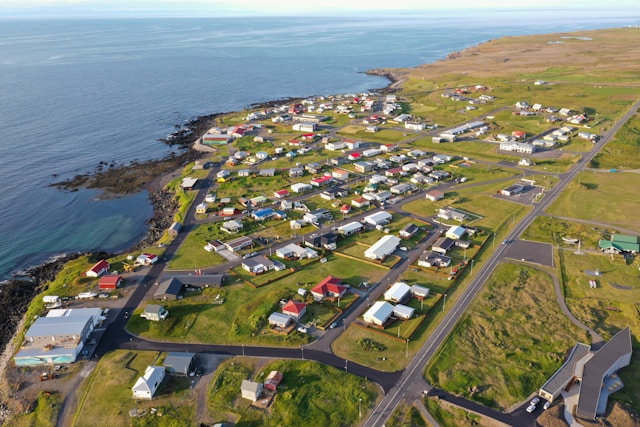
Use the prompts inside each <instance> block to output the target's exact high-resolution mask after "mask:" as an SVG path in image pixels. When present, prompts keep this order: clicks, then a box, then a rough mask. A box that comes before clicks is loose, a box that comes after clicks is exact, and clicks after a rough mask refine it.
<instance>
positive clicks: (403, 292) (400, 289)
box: [384, 282, 411, 303]
mask: <svg viewBox="0 0 640 427" xmlns="http://www.w3.org/2000/svg"><path fill="white" fill-rule="evenodd" d="M410 298H411V287H410V286H409V285H407V284H406V283H404V282H396V283H394V284H393V286H391V287H390V288H389V289H387V291H386V292H385V293H384V299H385V300H386V301H391V302H394V303H401V302H404V301H406V300H407V299H410Z"/></svg>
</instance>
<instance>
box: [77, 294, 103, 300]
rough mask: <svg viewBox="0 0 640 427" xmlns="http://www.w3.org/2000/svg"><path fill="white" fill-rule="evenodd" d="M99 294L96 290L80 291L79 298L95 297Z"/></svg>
mask: <svg viewBox="0 0 640 427" xmlns="http://www.w3.org/2000/svg"><path fill="white" fill-rule="evenodd" d="M97 296H98V294H96V293H95V292H80V293H79V294H78V299H93V298H95V297H97Z"/></svg>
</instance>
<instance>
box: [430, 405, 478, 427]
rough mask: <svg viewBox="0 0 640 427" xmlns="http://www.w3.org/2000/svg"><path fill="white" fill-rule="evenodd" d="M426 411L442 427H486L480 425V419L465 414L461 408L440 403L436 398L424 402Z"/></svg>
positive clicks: (474, 415) (467, 413)
mask: <svg viewBox="0 0 640 427" xmlns="http://www.w3.org/2000/svg"><path fill="white" fill-rule="evenodd" d="M424 402H425V405H424V406H426V408H427V410H428V411H429V413H430V414H431V415H433V417H434V418H435V419H436V420H438V423H440V425H441V426H442V427H477V426H482V427H484V426H486V424H484V423H482V417H480V416H479V415H476V414H473V413H471V412H467V411H465V410H464V409H462V408H458V407H455V406H452V405H449V404H447V403H444V402H440V401H439V400H437V399H436V398H427V399H425V400H424Z"/></svg>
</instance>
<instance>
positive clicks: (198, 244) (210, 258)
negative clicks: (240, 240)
mask: <svg viewBox="0 0 640 427" xmlns="http://www.w3.org/2000/svg"><path fill="white" fill-rule="evenodd" d="M219 228H220V226H219V225H218V224H197V225H195V226H194V228H193V230H192V231H191V232H190V233H189V234H188V235H187V237H186V238H185V239H184V242H182V244H181V245H180V247H179V248H178V250H177V251H176V253H175V255H174V256H173V257H172V258H171V260H169V263H168V268H169V269H174V270H184V269H196V268H205V267H212V266H214V265H218V264H222V263H224V262H226V259H224V258H223V257H222V256H220V255H218V254H217V253H215V252H207V251H205V250H204V246H205V245H206V244H207V242H209V241H211V240H214V239H215V238H217V237H218V236H220V237H223V235H227V234H226V233H224V232H222V231H219ZM213 230H215V231H213ZM227 236H228V235H227ZM234 237H235V236H234ZM228 239H229V238H228V237H227V238H225V239H224V240H228Z"/></svg>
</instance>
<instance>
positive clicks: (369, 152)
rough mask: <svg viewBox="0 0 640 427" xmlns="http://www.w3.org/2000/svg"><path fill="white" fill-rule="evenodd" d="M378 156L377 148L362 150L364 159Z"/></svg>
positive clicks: (378, 150)
mask: <svg viewBox="0 0 640 427" xmlns="http://www.w3.org/2000/svg"><path fill="white" fill-rule="evenodd" d="M378 154H380V149H379V148H369V149H367V150H364V151H363V152H362V155H363V156H364V157H373V156H377V155H378Z"/></svg>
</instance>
